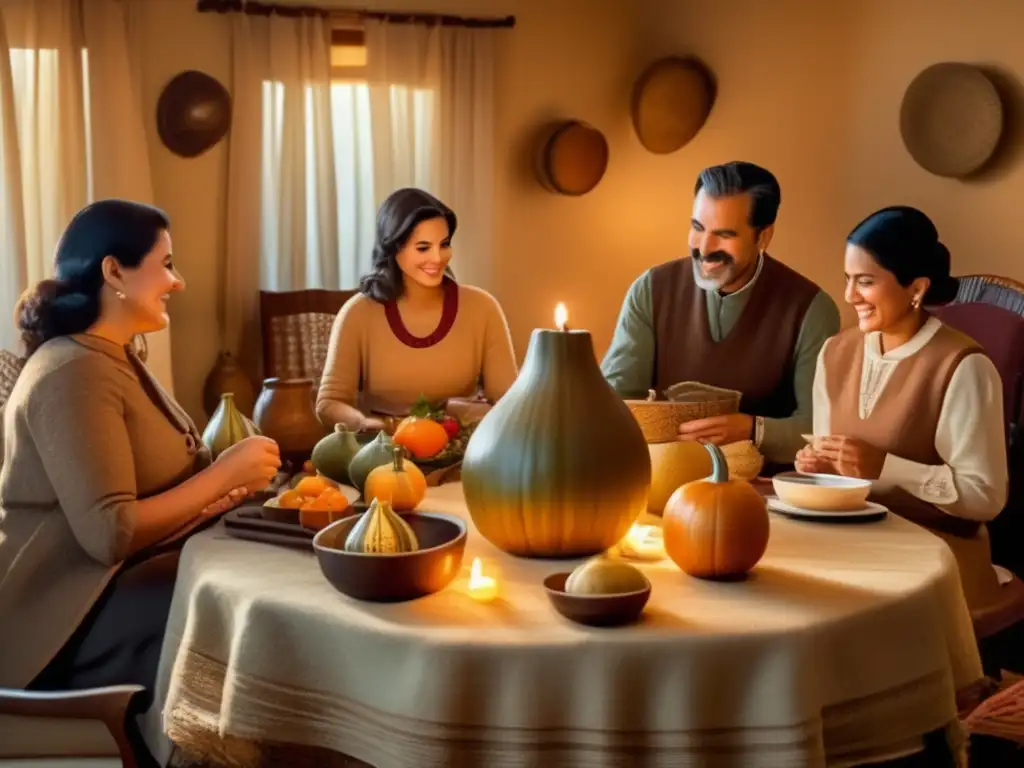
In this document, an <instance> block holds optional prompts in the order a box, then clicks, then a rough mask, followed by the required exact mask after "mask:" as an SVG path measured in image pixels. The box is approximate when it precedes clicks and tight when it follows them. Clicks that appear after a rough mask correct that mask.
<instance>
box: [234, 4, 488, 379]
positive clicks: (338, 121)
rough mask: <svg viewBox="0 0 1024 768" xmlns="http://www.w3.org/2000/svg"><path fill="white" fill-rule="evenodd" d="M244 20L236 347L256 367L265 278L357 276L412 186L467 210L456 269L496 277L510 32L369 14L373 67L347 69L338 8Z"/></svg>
mask: <svg viewBox="0 0 1024 768" xmlns="http://www.w3.org/2000/svg"><path fill="white" fill-rule="evenodd" d="M232 25H233V26H232V63H233V73H232V78H233V84H232V92H233V95H234V102H235V103H234V118H233V120H232V129H231V139H230V160H229V172H228V201H229V202H228V223H227V264H226V275H225V279H224V280H223V282H222V285H223V287H224V290H223V295H222V301H221V310H222V329H223V337H224V338H223V343H224V346H225V348H226V349H227V350H230V351H233V352H236V353H238V354H240V355H241V356H242V358H243V359H244V360H246V361H247V362H248V363H249V364H250V367H254V361H255V360H256V359H257V358H258V342H259V332H258V314H257V313H258V292H259V289H260V288H262V289H265V290H299V289H304V288H328V289H339V288H348V289H351V288H354V287H356V285H357V283H358V279H359V277H360V276H361V275H362V274H364V273H365V272H366V271H367V270H368V269H369V265H370V257H371V251H372V247H373V241H374V230H375V224H376V210H377V208H378V206H379V205H380V204H381V202H383V200H384V198H385V197H387V196H388V195H389V194H390V193H391V192H392V191H394V190H395V189H398V188H400V187H405V186H416V187H420V188H423V189H426V190H428V191H430V192H432V193H433V194H435V195H437V196H438V197H439V198H441V199H442V200H444V201H445V202H446V203H448V204H449V205H451V206H452V208H454V209H455V211H456V213H457V215H458V216H459V231H458V233H457V235H456V238H455V243H454V245H455V255H456V259H457V260H456V261H455V263H454V266H455V270H456V273H457V274H458V275H459V278H460V279H461V280H464V281H467V282H471V283H474V284H478V285H482V286H484V287H488V285H487V284H488V280H489V277H490V274H491V270H490V261H491V252H492V241H491V238H492V228H491V222H492V211H491V201H492V188H493V80H494V62H493V57H494V44H495V34H496V31H494V30H486V29H467V28H459V27H442V26H437V25H430V26H428V25H419V24H415V25H414V24H390V23H387V22H383V21H367V22H366V26H365V39H366V59H367V63H366V66H365V67H363V68H361V69H359V68H347V69H346V70H345V71H344V73H343V74H342V76H340V77H339V73H338V71H337V70H334V71H332V69H331V55H330V54H331V51H330V39H331V21H330V19H327V18H324V17H321V16H308V17H305V18H294V17H279V16H273V15H272V16H269V17H254V16H245V15H242V14H238V15H236V16H235V17H234V18H233V21H232ZM254 221H258V222H259V225H258V227H254V226H252V222H254ZM257 259H258V261H257ZM257 279H258V283H257Z"/></svg>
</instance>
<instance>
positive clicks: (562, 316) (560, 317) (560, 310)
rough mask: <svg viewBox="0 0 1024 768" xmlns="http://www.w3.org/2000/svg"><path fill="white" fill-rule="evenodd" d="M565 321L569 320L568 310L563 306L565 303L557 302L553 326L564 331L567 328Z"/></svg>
mask: <svg viewBox="0 0 1024 768" xmlns="http://www.w3.org/2000/svg"><path fill="white" fill-rule="evenodd" d="M567 322H569V310H568V309H566V308H565V304H563V303H562V302H558V305H557V306H556V307H555V328H557V329H558V330H560V331H563V332H565V331H567V330H569V328H568V326H567V325H566V323H567Z"/></svg>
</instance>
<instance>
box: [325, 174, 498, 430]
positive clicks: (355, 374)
mask: <svg viewBox="0 0 1024 768" xmlns="http://www.w3.org/2000/svg"><path fill="white" fill-rule="evenodd" d="M456 223H457V222H456V218H455V214H454V213H453V212H452V210H451V209H450V208H448V207H447V206H446V205H444V204H443V203H442V202H441V201H439V200H437V199H436V198H434V197H433V196H431V195H429V194H427V193H426V192H423V191H422V190H419V189H400V190H398V191H397V192H394V193H393V194H392V195H391V196H390V197H388V199H387V200H385V201H384V204H383V205H382V206H381V208H380V211H379V212H378V213H377V243H376V245H375V246H374V254H373V268H372V270H371V272H370V273H369V274H368V275H366V276H365V277H364V278H363V279H362V281H361V282H360V293H359V294H358V295H357V296H354V297H353V298H352V299H350V300H349V301H348V302H347V303H346V304H345V306H344V307H342V308H341V311H340V312H339V313H338V316H337V318H335V321H334V327H333V328H332V330H331V339H330V343H329V345H328V351H327V362H326V365H325V366H324V375H323V380H322V382H321V384H320V391H319V395H318V397H317V413H318V415H319V416H320V420H321V421H323V422H324V423H325V424H338V423H342V424H346V425H348V426H349V427H350V428H353V429H372V428H380V427H381V426H382V422H381V420H380V418H378V417H377V416H374V415H373V414H374V413H377V414H381V413H387V414H400V413H404V412H406V411H408V409H409V407H410V406H411V405H412V404H413V403H414V402H415V401H416V399H417V398H419V397H420V396H421V395H422V396H423V397H425V398H426V399H427V400H428V401H430V402H431V403H439V402H443V401H445V400H448V399H449V398H454V397H471V396H474V395H475V394H477V393H478V392H480V393H482V394H483V396H484V397H485V398H486V399H487V400H490V401H492V402H493V401H496V400H497V399H498V398H500V397H501V396H502V395H504V394H505V391H506V390H507V389H508V388H509V387H510V386H511V385H512V382H513V381H514V380H515V378H516V362H515V355H514V354H513V351H512V340H511V337H510V336H509V332H508V325H507V324H506V322H505V316H504V314H503V313H502V311H501V307H500V306H499V305H498V302H497V301H495V299H494V298H493V297H492V296H491V295H490V294H488V293H487V292H485V291H483V290H480V289H479V288H472V287H470V286H466V285H460V284H457V283H456V282H455V280H454V279H453V278H452V277H451V274H450V271H449V270H448V263H449V261H450V260H451V257H452V250H451V241H452V236H453V235H454V233H455V228H456Z"/></svg>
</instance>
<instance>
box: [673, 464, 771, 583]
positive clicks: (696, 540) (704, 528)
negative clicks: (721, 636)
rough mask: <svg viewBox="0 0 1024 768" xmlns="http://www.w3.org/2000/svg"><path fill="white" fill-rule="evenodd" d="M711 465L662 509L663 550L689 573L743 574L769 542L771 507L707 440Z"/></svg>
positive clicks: (711, 575) (705, 575)
mask: <svg viewBox="0 0 1024 768" xmlns="http://www.w3.org/2000/svg"><path fill="white" fill-rule="evenodd" d="M705 448H706V449H707V450H708V452H709V453H710V454H711V460H712V463H713V465H714V466H713V469H712V472H711V476H710V477H708V478H706V479H704V480H696V481H694V482H692V483H687V484H686V485H684V486H683V487H682V488H680V489H679V490H677V491H676V492H675V493H674V494H672V498H670V499H669V500H668V504H666V505H665V511H664V513H663V515H662V518H663V530H664V536H665V552H666V554H667V555H668V556H669V557H670V558H672V561H673V562H675V564H676V565H678V566H679V568H680V569H682V570H683V571H684V572H685V573H688V574H689V575H691V576H697V577H700V578H707V579H715V578H728V577H734V576H740V575H742V574H744V573H746V572H747V571H749V570H750V569H751V568H753V567H754V566H755V565H757V563H758V562H759V561H760V560H761V558H762V557H763V556H764V553H765V550H766V549H767V547H768V534H769V522H768V509H767V506H766V505H765V501H764V499H763V498H762V497H761V494H759V493H758V492H757V491H755V490H754V488H753V486H752V485H750V483H748V482H747V481H745V480H730V479H729V467H728V464H727V463H726V460H725V456H724V454H723V453H722V450H721V449H720V448H719V447H718V446H717V445H712V444H707V445H706V446H705Z"/></svg>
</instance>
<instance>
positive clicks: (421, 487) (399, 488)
mask: <svg viewBox="0 0 1024 768" xmlns="http://www.w3.org/2000/svg"><path fill="white" fill-rule="evenodd" d="M426 494H427V478H425V477H424V476H423V471H422V470H421V469H420V468H419V467H417V466H416V465H415V464H413V463H412V462H411V461H406V460H405V449H404V448H403V447H402V446H400V445H396V446H394V447H393V448H392V460H391V463H390V464H381V465H380V466H379V467H374V468H373V469H372V470H370V474H369V475H367V476H366V483H365V486H364V488H363V497H364V498H367V499H386V500H387V501H389V502H390V503H391V506H392V508H394V509H395V510H396V511H397V512H410V511H412V510H413V509H415V508H416V507H417V505H419V503H420V502H421V501H423V497H424V496H426Z"/></svg>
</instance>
